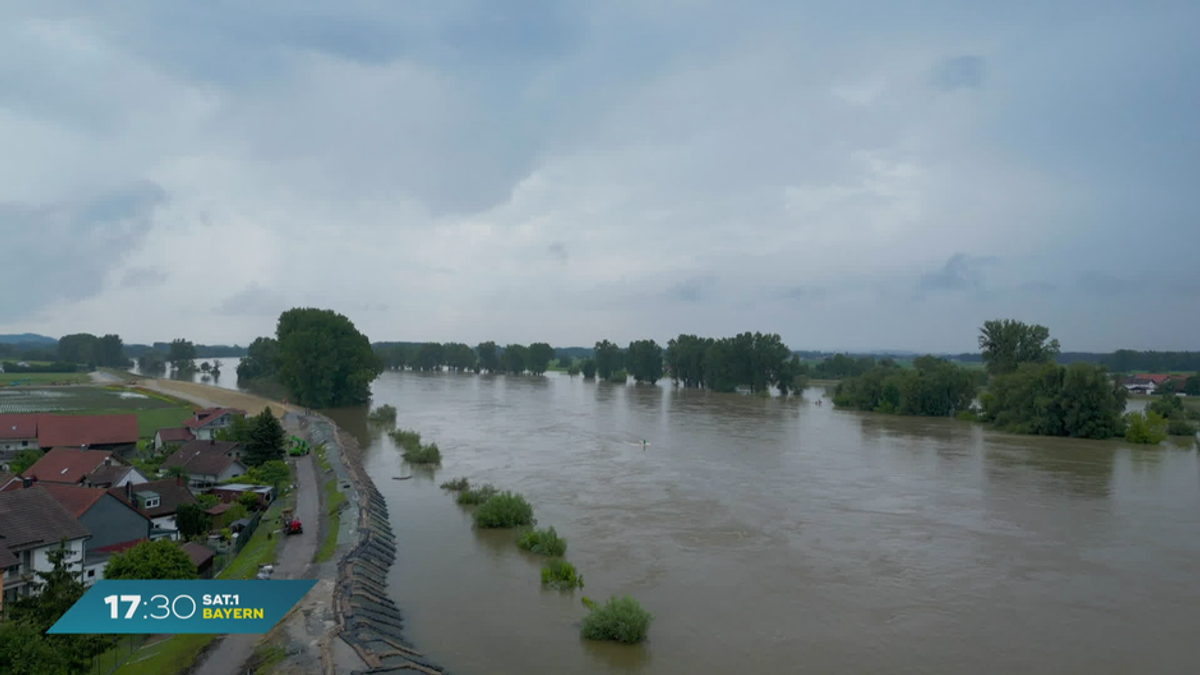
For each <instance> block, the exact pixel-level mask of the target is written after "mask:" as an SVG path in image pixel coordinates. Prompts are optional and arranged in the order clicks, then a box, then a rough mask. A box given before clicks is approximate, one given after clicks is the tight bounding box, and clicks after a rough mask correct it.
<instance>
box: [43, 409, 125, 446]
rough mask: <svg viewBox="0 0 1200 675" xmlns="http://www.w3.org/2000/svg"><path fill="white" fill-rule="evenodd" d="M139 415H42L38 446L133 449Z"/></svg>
mask: <svg viewBox="0 0 1200 675" xmlns="http://www.w3.org/2000/svg"><path fill="white" fill-rule="evenodd" d="M137 442H138V427H137V415H134V414H132V413H130V414H125V415H41V416H40V417H39V419H38V446H39V447H41V448H43V449H45V448H59V447H69V448H87V449H89V450H114V451H116V452H122V453H123V452H131V451H133V450H134V449H135V448H136V447H137Z"/></svg>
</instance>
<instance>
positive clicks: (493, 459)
mask: <svg viewBox="0 0 1200 675" xmlns="http://www.w3.org/2000/svg"><path fill="white" fill-rule="evenodd" d="M374 391H375V404H376V405H379V404H382V403H390V404H392V405H395V406H396V407H397V408H399V410H400V425H401V426H404V427H412V428H415V429H418V430H419V431H421V433H422V434H423V435H424V437H425V439H426V440H430V441H436V442H437V443H438V445H439V446H440V447H441V449H442V453H443V457H444V459H443V467H442V469H441V470H438V471H437V472H436V473H432V472H423V471H421V470H416V471H415V472H413V471H412V470H411V469H410V468H409V467H408V466H406V465H405V464H404V463H403V462H402V460H401V459H400V455H399V453H398V452H397V451H396V449H395V448H394V447H393V446H392V444H391V441H390V439H388V438H386V437H384V436H382V435H381V434H380V433H378V432H377V431H375V432H372V431H371V430H369V429H368V427H367V425H366V422H365V418H364V416H363V413H362V411H340V413H339V414H337V415H336V416H337V417H338V418H339V421H340V422H342V423H343V424H344V425H345V426H346V427H347V428H349V429H350V430H351V431H353V432H354V433H356V434H358V435H360V436H362V437H363V438H364V439H366V440H367V441H368V444H369V445H368V447H369V450H368V453H367V464H368V470H369V471H370V472H371V474H372V475H373V476H374V478H375V480H376V483H377V484H378V486H379V488H380V489H381V490H382V491H383V493H384V495H385V496H386V497H387V500H388V503H389V505H390V507H391V513H392V520H393V525H394V527H395V529H396V534H397V536H398V541H399V543H400V551H399V558H398V559H397V561H396V564H395V566H394V567H393V569H392V574H391V590H392V594H393V595H394V597H395V599H396V601H397V602H398V603H399V604H400V606H401V607H402V608H403V609H404V610H405V612H406V615H407V626H408V631H409V636H410V638H411V639H412V641H413V642H414V643H415V644H416V645H417V646H418V647H419V648H420V649H421V650H423V651H424V652H425V653H427V654H428V655H429V656H430V657H431V658H433V659H435V660H436V661H438V662H440V663H441V664H442V665H444V666H445V667H447V668H449V669H451V670H453V671H454V672H456V673H460V674H461V675H506V674H512V675H518V674H519V675H531V674H561V673H655V674H658V673H662V674H684V673H687V674H689V675H690V674H695V673H883V672H887V673H1017V672H1020V673H1089V674H1093V675H1094V674H1096V673H1133V672H1145V673H1151V672H1152V673H1196V672H1200V639H1198V638H1197V627H1198V626H1200V487H1198V481H1200V462H1198V459H1197V453H1196V451H1195V450H1193V449H1191V448H1190V447H1188V446H1186V445H1182V444H1181V445H1179V446H1178V447H1163V448H1132V447H1128V446H1126V445H1124V444H1123V443H1120V442H1103V443H1097V442H1089V441H1074V440H1063V439H1038V438H1029V437H1017V436H1009V435H1003V434H997V433H992V432H990V431H987V430H984V429H982V428H980V427H979V426H977V425H970V424H966V423H959V422H954V421H950V420H930V419H913V418H899V417H885V416H879V415H870V414H861V413H855V412H847V411H841V410H834V409H833V407H832V405H831V404H830V403H829V401H828V400H826V401H825V404H824V405H823V406H816V405H813V404H812V401H814V400H816V399H817V398H818V397H819V395H820V392H819V391H816V390H810V391H809V392H807V393H806V397H807V400H806V401H804V402H799V401H796V400H785V399H769V400H763V399H759V398H751V397H744V396H737V395H722V394H711V393H708V392H701V391H684V390H674V389H672V388H671V387H670V386H669V384H667V383H662V384H660V385H659V386H657V387H646V386H633V385H629V386H614V385H610V384H608V383H596V382H591V381H584V380H582V379H581V378H578V377H576V378H573V379H572V378H568V377H566V376H565V375H561V374H554V373H552V374H550V375H548V376H546V377H503V376H498V377H490V376H475V375H457V374H440V373H428V374H422V373H395V372H389V373H385V374H384V375H383V376H382V377H381V378H380V379H379V380H378V381H377V382H376V383H375V386H374ZM643 438H644V439H646V440H648V441H649V444H650V445H649V446H648V447H647V448H646V449H645V450H643V448H642V445H641V440H642V439H643ZM409 473H415V474H416V477H415V478H414V479H412V480H406V481H394V480H392V476H398V475H407V474H409ZM460 475H463V476H467V477H469V478H470V479H471V480H472V481H473V482H491V483H494V484H496V485H497V486H498V487H501V488H502V489H513V490H516V491H519V492H521V493H523V494H525V495H526V496H527V497H528V498H529V500H530V501H531V502H532V504H533V505H534V510H535V514H536V516H537V518H538V520H539V524H540V525H543V526H546V525H553V526H555V527H556V528H557V529H558V531H559V533H560V534H562V535H563V536H565V537H566V538H567V539H568V541H569V549H568V551H567V557H568V559H569V560H571V561H572V562H573V563H575V565H576V566H578V567H579V568H580V571H581V572H582V573H583V575H584V578H585V581H586V584H587V585H586V588H585V589H584V590H583V591H582V592H576V593H575V594H570V593H558V592H552V591H543V590H542V589H541V587H540V579H539V568H540V563H541V560H540V559H538V558H536V557H534V556H531V555H528V554H525V553H523V552H522V551H520V550H518V549H517V547H516V546H515V544H514V543H513V538H512V535H511V534H509V533H505V532H479V531H475V530H474V529H473V528H472V527H471V521H470V518H469V515H468V514H467V512H466V511H465V510H464V509H462V508H460V507H459V506H457V505H456V504H455V503H454V500H453V498H452V496H451V495H449V494H446V493H443V492H442V491H441V490H439V489H438V487H437V485H438V483H440V482H442V481H444V480H448V479H450V478H453V477H456V476H460ZM584 594H586V595H588V596H590V597H592V598H595V599H604V598H607V597H608V596H610V595H625V594H629V595H633V596H635V597H636V598H638V599H639V600H640V601H641V602H642V604H643V605H644V606H645V607H646V608H647V609H649V610H650V611H652V612H653V613H654V614H655V616H656V620H655V622H654V624H653V626H652V627H651V630H650V639H649V640H648V641H647V642H646V643H645V644H644V645H641V646H637V647H623V646H617V645H609V644H596V643H589V642H585V641H582V640H581V639H580V638H579V635H578V628H577V627H576V625H575V624H576V623H577V622H578V621H579V619H580V618H581V617H582V616H583V614H584V613H585V611H586V610H585V609H584V608H583V607H582V606H581V604H580V597H581V595H584Z"/></svg>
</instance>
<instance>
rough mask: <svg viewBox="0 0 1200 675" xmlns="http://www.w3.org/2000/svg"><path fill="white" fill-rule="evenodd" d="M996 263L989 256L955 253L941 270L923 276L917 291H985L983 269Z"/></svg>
mask: <svg viewBox="0 0 1200 675" xmlns="http://www.w3.org/2000/svg"><path fill="white" fill-rule="evenodd" d="M995 262H996V259H995V258H992V257H988V256H984V257H977V256H970V255H967V254H965V253H955V254H954V255H952V256H950V259H949V260H947V261H946V264H944V265H942V267H941V268H939V269H937V270H935V271H932V272H926V273H925V274H922V275H921V278H920V280H919V281H918V283H917V291H918V292H919V293H925V292H931V291H975V292H979V291H983V290H984V285H983V268H984V267H985V266H987V265H989V264H992V263H995Z"/></svg>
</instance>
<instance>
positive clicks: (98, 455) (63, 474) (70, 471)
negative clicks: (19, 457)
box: [25, 448, 114, 485]
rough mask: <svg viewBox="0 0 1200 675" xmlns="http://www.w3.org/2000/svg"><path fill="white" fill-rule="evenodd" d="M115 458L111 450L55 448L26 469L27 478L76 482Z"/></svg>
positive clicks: (51, 481) (43, 480) (46, 481)
mask: <svg viewBox="0 0 1200 675" xmlns="http://www.w3.org/2000/svg"><path fill="white" fill-rule="evenodd" d="M112 459H114V457H113V453H112V451H111V450H74V449H71V448H54V449H52V450H51V451H50V452H47V453H46V454H45V455H43V456H42V458H41V459H39V460H38V461H37V462H35V463H34V465H33V466H31V467H29V468H28V469H27V470H26V471H25V477H26V478H36V479H38V481H40V482H45V483H68V484H72V485H73V484H76V483H79V482H81V481H83V479H84V478H86V477H87V475H88V474H90V473H92V472H93V471H95V470H96V469H99V468H101V467H103V466H104V463H105V462H106V461H109V460H112Z"/></svg>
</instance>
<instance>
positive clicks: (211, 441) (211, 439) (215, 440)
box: [208, 438, 217, 445]
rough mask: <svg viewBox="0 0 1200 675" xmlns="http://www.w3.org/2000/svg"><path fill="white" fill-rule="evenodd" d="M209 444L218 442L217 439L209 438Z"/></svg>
mask: <svg viewBox="0 0 1200 675" xmlns="http://www.w3.org/2000/svg"><path fill="white" fill-rule="evenodd" d="M208 444H209V445H216V444H217V439H215V438H210V439H208Z"/></svg>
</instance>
